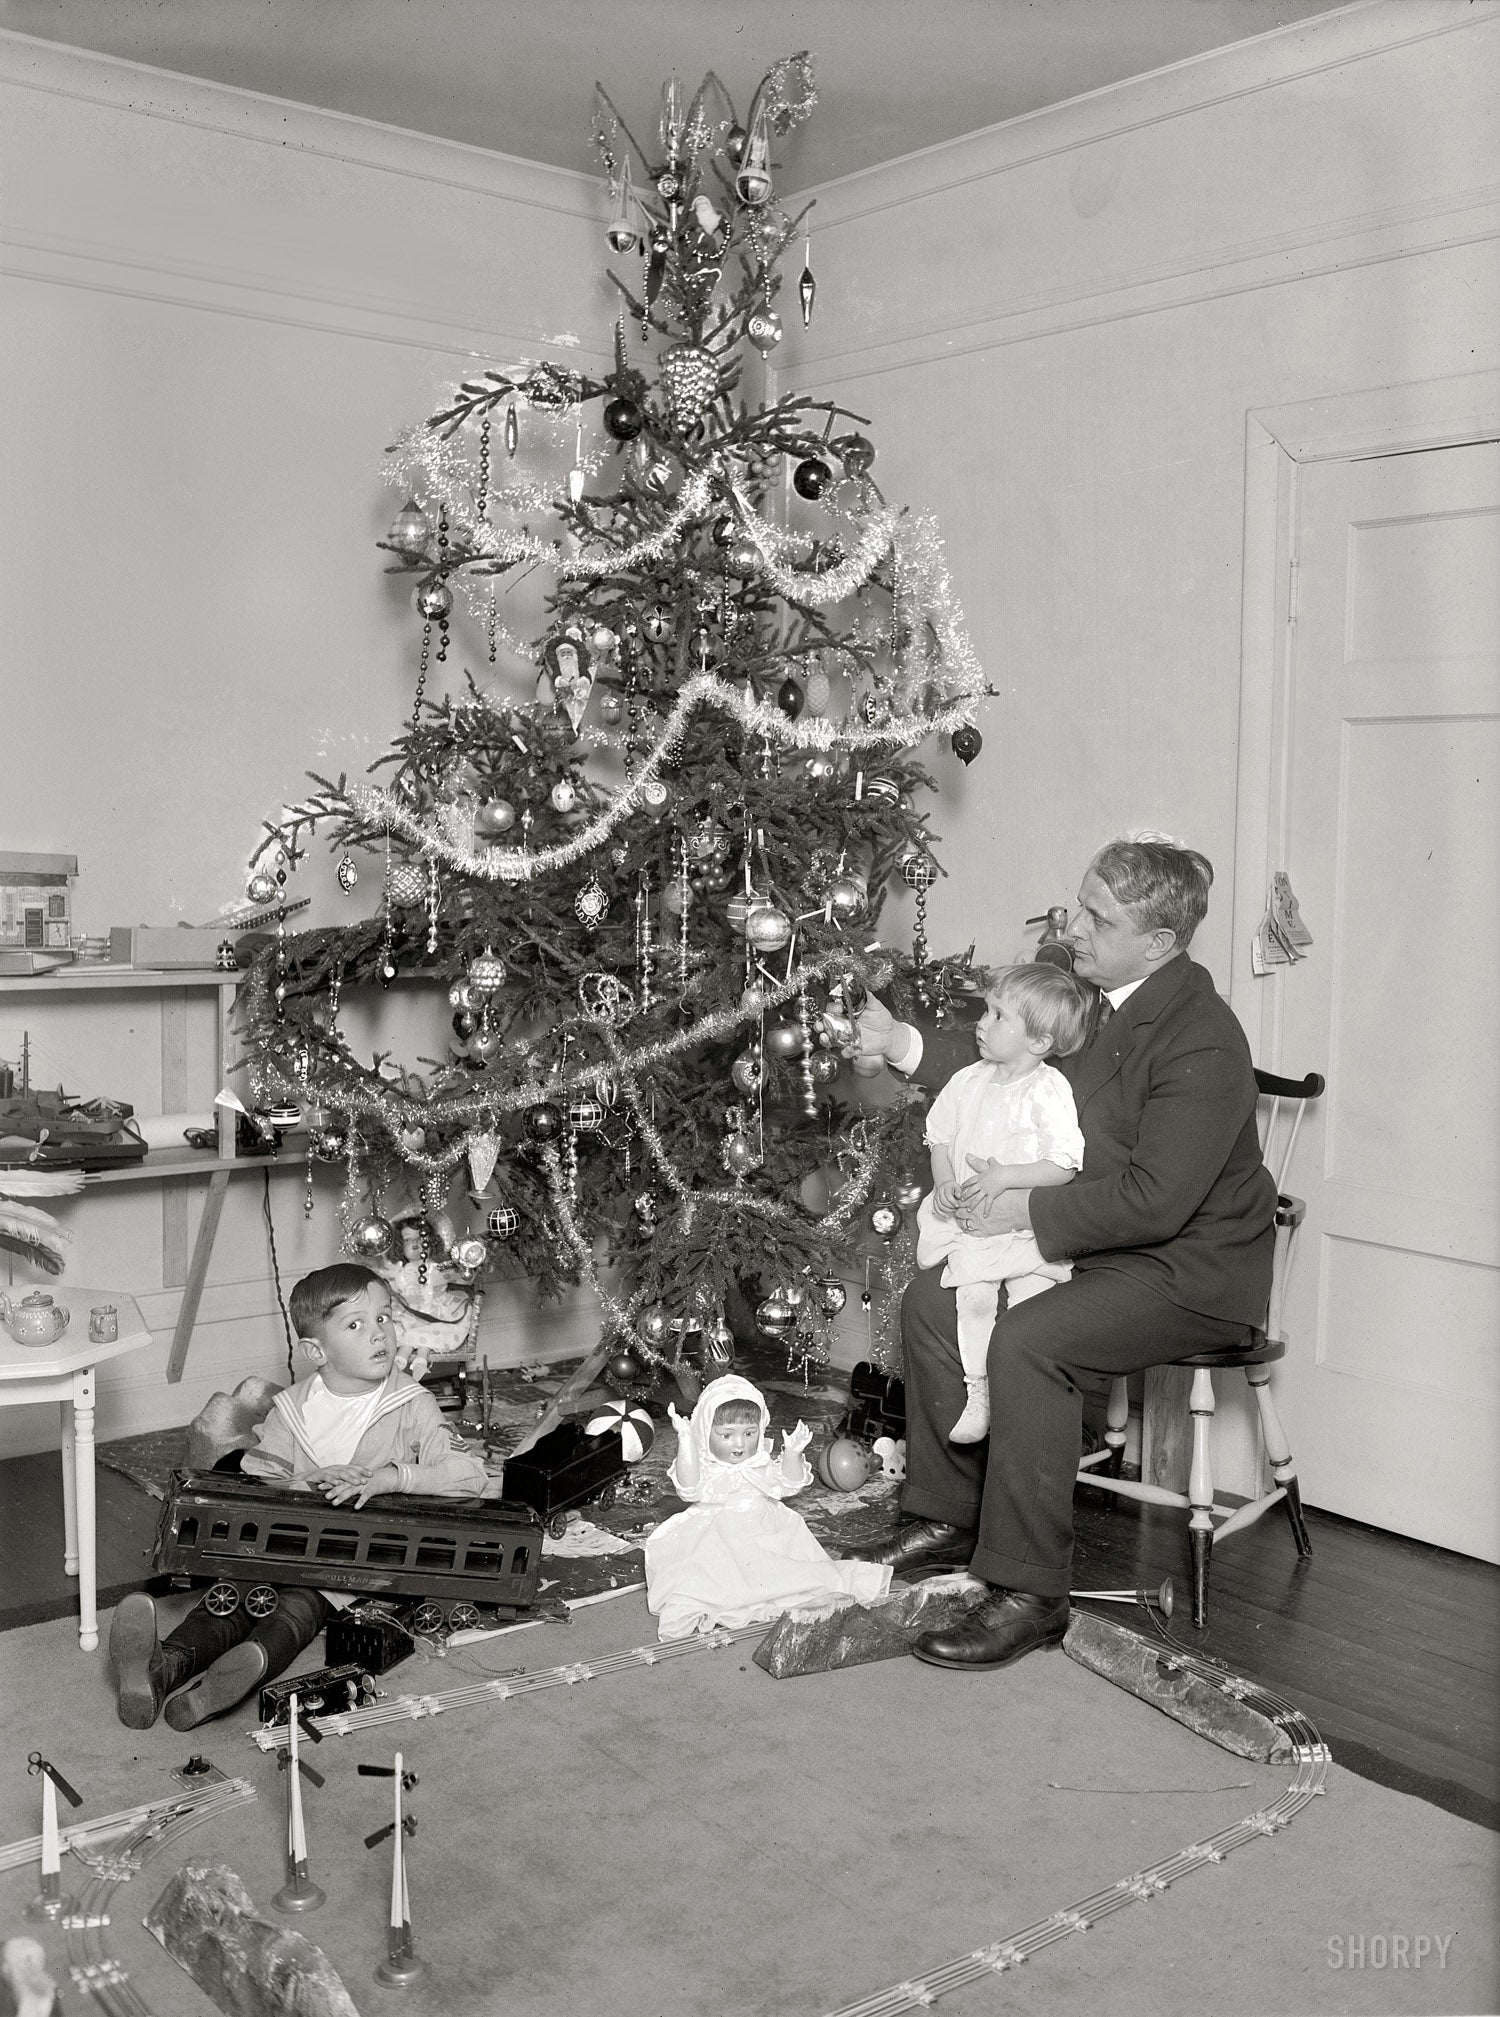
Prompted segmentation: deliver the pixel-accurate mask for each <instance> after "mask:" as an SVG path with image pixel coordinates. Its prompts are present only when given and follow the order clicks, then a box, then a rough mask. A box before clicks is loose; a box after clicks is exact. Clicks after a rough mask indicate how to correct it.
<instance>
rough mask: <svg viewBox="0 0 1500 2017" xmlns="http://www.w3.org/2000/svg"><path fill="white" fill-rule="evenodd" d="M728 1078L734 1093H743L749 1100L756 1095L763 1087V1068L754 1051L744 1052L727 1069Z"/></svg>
mask: <svg viewBox="0 0 1500 2017" xmlns="http://www.w3.org/2000/svg"><path fill="white" fill-rule="evenodd" d="M729 1076H730V1078H731V1079H732V1080H733V1082H734V1089H735V1091H736V1092H741V1093H744V1094H745V1095H746V1097H747V1098H749V1097H751V1096H752V1095H754V1094H755V1093H758V1092H759V1091H760V1089H761V1087H762V1085H764V1083H765V1077H766V1071H765V1066H764V1065H763V1064H762V1063H761V1061H760V1057H759V1054H758V1053H757V1052H756V1051H753V1050H749V1051H745V1052H744V1053H743V1054H742V1055H741V1056H740V1057H737V1058H736V1059H735V1061H734V1063H733V1064H732V1065H731V1066H730V1067H729Z"/></svg>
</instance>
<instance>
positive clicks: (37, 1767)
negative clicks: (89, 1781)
mask: <svg viewBox="0 0 1500 2017" xmlns="http://www.w3.org/2000/svg"><path fill="white" fill-rule="evenodd" d="M26 1771H27V1775H28V1777H30V1778H33V1779H35V1778H38V1777H39V1778H40V1779H41V1782H42V1888H41V1890H40V1891H38V1893H37V1895H36V1896H35V1897H34V1898H33V1899H32V1901H31V1903H30V1904H29V1905H28V1906H27V1907H26V1917H27V1918H28V1919H52V1920H57V1919H61V1918H64V1917H65V1916H67V1915H69V1914H71V1913H72V1912H73V1911H74V1910H75V1909H76V1907H77V1904H78V1900H77V1899H76V1898H70V1897H68V1896H67V1894H66V1893H65V1892H64V1890H63V1888H62V1838H61V1836H60V1835H59V1834H58V1832H57V1796H58V1794H59V1793H61V1794H62V1796H63V1798H64V1799H65V1800H66V1801H67V1803H68V1805H69V1806H70V1807H81V1806H82V1805H83V1795H82V1794H81V1793H75V1792H74V1791H73V1788H72V1787H71V1786H70V1785H69V1784H68V1782H67V1780H66V1779H65V1778H64V1777H63V1775H62V1773H61V1772H59V1771H58V1769H57V1767H56V1766H55V1765H54V1764H52V1763H50V1762H49V1760H47V1759H46V1758H44V1757H43V1756H42V1754H41V1752H40V1751H32V1752H31V1753H30V1754H29V1755H28V1757H27V1759H26Z"/></svg>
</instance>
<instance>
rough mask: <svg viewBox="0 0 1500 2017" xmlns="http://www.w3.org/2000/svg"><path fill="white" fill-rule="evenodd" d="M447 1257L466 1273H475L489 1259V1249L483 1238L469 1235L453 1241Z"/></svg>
mask: <svg viewBox="0 0 1500 2017" xmlns="http://www.w3.org/2000/svg"><path fill="white" fill-rule="evenodd" d="M448 1258H449V1259H450V1260H451V1261H452V1262H453V1265H454V1266H455V1267H456V1268H461V1269H462V1270H463V1272H464V1273H465V1274H466V1275H477V1274H478V1272H479V1270H480V1269H481V1268H482V1267H483V1266H484V1264H485V1262H486V1261H487V1260H488V1259H489V1249H488V1247H486V1245H485V1243H484V1241H483V1240H477V1239H475V1238H474V1237H473V1236H472V1235H470V1236H468V1237H467V1238H464V1239H461V1240H455V1241H454V1243H453V1246H452V1249H451V1250H450V1253H449V1256H448Z"/></svg>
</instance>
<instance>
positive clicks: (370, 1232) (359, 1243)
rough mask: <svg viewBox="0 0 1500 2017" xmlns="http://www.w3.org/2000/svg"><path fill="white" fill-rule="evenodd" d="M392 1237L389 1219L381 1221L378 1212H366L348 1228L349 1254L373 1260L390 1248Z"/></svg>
mask: <svg viewBox="0 0 1500 2017" xmlns="http://www.w3.org/2000/svg"><path fill="white" fill-rule="evenodd" d="M393 1236H394V1232H393V1228H392V1226H391V1222H390V1220H389V1219H383V1218H382V1217H381V1216H380V1214H379V1212H368V1213H366V1215H365V1216H364V1218H362V1219H356V1220H355V1221H354V1224H353V1225H352V1226H350V1228H349V1241H348V1244H349V1249H350V1251H351V1253H356V1254H360V1255H363V1256H364V1257H365V1258H366V1259H368V1260H375V1259H377V1258H378V1257H379V1256H380V1255H381V1254H383V1253H385V1252H386V1251H387V1250H388V1248H389V1247H390V1244H391V1240H392V1238H393Z"/></svg>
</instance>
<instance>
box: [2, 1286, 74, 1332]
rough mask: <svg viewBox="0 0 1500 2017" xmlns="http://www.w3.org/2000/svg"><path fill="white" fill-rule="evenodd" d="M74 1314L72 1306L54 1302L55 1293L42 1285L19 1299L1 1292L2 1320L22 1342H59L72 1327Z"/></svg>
mask: <svg viewBox="0 0 1500 2017" xmlns="http://www.w3.org/2000/svg"><path fill="white" fill-rule="evenodd" d="M72 1314H73V1312H72V1311H71V1310H66V1309H63V1308H62V1307H61V1306H60V1305H59V1304H57V1303H55V1302H53V1300H52V1298H51V1296H49V1295H45V1294H44V1293H43V1292H42V1290H41V1289H36V1290H34V1291H33V1292H32V1294H31V1295H29V1296H22V1298H21V1300H20V1301H19V1302H18V1303H13V1302H12V1301H11V1299H10V1297H9V1296H7V1295H4V1294H0V1323H3V1324H4V1325H5V1328H6V1329H7V1330H8V1331H9V1332H10V1334H11V1336H12V1337H13V1338H14V1339H15V1341H16V1343H17V1344H18V1345H55V1344H56V1343H57V1340H58V1339H59V1338H60V1337H61V1336H62V1334H63V1332H64V1331H65V1330H66V1329H67V1328H68V1323H69V1320H70V1318H71V1317H72Z"/></svg>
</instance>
